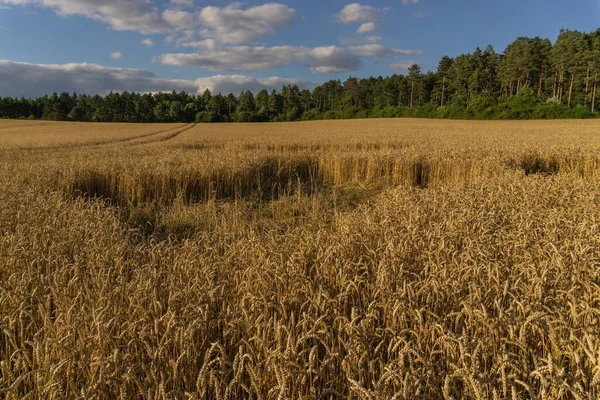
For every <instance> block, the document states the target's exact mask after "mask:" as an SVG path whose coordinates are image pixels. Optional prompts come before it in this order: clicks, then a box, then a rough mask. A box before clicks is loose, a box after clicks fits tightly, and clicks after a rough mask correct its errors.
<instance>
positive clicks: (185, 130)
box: [132, 124, 197, 145]
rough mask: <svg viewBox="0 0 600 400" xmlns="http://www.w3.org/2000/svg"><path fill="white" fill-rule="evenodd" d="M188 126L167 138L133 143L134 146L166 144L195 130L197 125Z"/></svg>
mask: <svg viewBox="0 0 600 400" xmlns="http://www.w3.org/2000/svg"><path fill="white" fill-rule="evenodd" d="M188 125H190V124H187V125H184V126H183V127H180V128H179V129H180V130H178V131H176V132H173V133H170V134H168V135H167V136H165V137H161V138H158V139H156V140H148V141H143V142H139V143H132V144H135V145H142V144H150V143H159V142H166V141H167V140H171V139H174V138H175V137H177V136H179V135H181V134H182V133H183V132H187V131H189V130H190V129H193V128H194V127H195V126H196V125H197V124H191V126H188ZM181 128H183V129H181Z"/></svg>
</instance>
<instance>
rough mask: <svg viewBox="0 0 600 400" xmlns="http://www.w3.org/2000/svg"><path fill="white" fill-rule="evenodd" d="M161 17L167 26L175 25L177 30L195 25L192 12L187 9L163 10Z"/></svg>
mask: <svg viewBox="0 0 600 400" xmlns="http://www.w3.org/2000/svg"><path fill="white" fill-rule="evenodd" d="M161 17H162V19H163V20H164V21H165V22H166V23H167V24H168V25H169V26H173V27H177V30H185V29H192V28H193V27H194V25H195V21H194V20H195V16H194V14H192V13H189V12H187V11H181V10H165V11H163V12H162V14H161Z"/></svg>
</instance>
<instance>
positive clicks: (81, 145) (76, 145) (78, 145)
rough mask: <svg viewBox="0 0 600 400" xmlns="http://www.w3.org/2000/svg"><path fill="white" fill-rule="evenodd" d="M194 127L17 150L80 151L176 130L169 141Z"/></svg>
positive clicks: (182, 126) (185, 125) (185, 126)
mask: <svg viewBox="0 0 600 400" xmlns="http://www.w3.org/2000/svg"><path fill="white" fill-rule="evenodd" d="M189 125H191V126H189ZM194 126H196V124H184V125H181V126H177V127H174V128H169V129H163V130H160V131H158V132H150V133H144V134H143V135H137V136H131V137H125V138H121V139H113V140H105V141H101V142H89V143H71V144H65V145H57V146H41V147H20V148H18V150H28V151H33V150H61V149H65V150H67V149H80V148H86V147H96V146H106V145H111V144H118V143H127V142H132V141H134V140H139V139H146V138H152V137H154V136H156V135H160V134H161V133H166V132H169V131H173V130H176V129H178V131H177V132H174V133H173V134H171V135H169V136H167V137H168V138H169V139H170V138H172V137H175V136H177V135H179V134H180V133H182V132H185V131H187V130H188V129H191V128H193V127H194ZM182 128H183V129H182ZM156 141H160V140H156ZM152 142H153V141H149V142H143V143H152ZM11 150H14V149H11Z"/></svg>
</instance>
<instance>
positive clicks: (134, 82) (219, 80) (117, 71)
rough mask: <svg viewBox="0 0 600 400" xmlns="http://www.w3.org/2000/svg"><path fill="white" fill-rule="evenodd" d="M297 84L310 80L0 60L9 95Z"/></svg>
mask: <svg viewBox="0 0 600 400" xmlns="http://www.w3.org/2000/svg"><path fill="white" fill-rule="evenodd" d="M288 84H297V85H298V86H300V87H301V88H306V89H311V88H314V87H315V85H314V84H313V83H311V82H307V81H303V80H299V79H289V78H279V77H271V78H255V77H251V76H243V75H217V76H213V77H208V78H199V79H196V80H180V79H167V78H161V77H158V76H156V75H154V74H153V73H151V72H148V71H144V70H141V69H133V68H112V67H105V66H101V65H97V64H87V63H81V64H29V63H21V62H15V61H8V60H0V93H2V95H4V96H11V97H21V96H25V97H38V96H42V95H46V94H51V93H53V92H58V93H60V92H77V93H80V94H83V93H86V94H107V93H109V92H110V91H114V92H122V91H125V90H127V91H130V92H142V93H144V92H160V91H163V92H170V91H172V90H176V91H181V90H184V91H186V92H188V93H202V92H203V91H204V89H210V90H211V91H213V92H215V93H218V92H223V93H239V92H240V91H241V90H253V91H257V90H261V89H269V90H270V89H281V86H283V85H288Z"/></svg>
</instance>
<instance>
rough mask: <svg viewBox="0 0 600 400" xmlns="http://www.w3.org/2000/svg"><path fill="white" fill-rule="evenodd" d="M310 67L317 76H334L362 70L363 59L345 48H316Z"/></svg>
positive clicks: (310, 58)
mask: <svg viewBox="0 0 600 400" xmlns="http://www.w3.org/2000/svg"><path fill="white" fill-rule="evenodd" d="M308 66H309V68H310V70H311V71H312V72H314V73H316V74H333V73H340V72H347V71H356V70H359V69H361V68H362V66H363V61H362V58H361V57H360V56H358V55H356V54H352V53H351V52H349V51H347V50H346V49H345V48H340V47H336V46H326V47H316V48H314V49H313V50H312V52H311V55H310V57H309V63H308Z"/></svg>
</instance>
